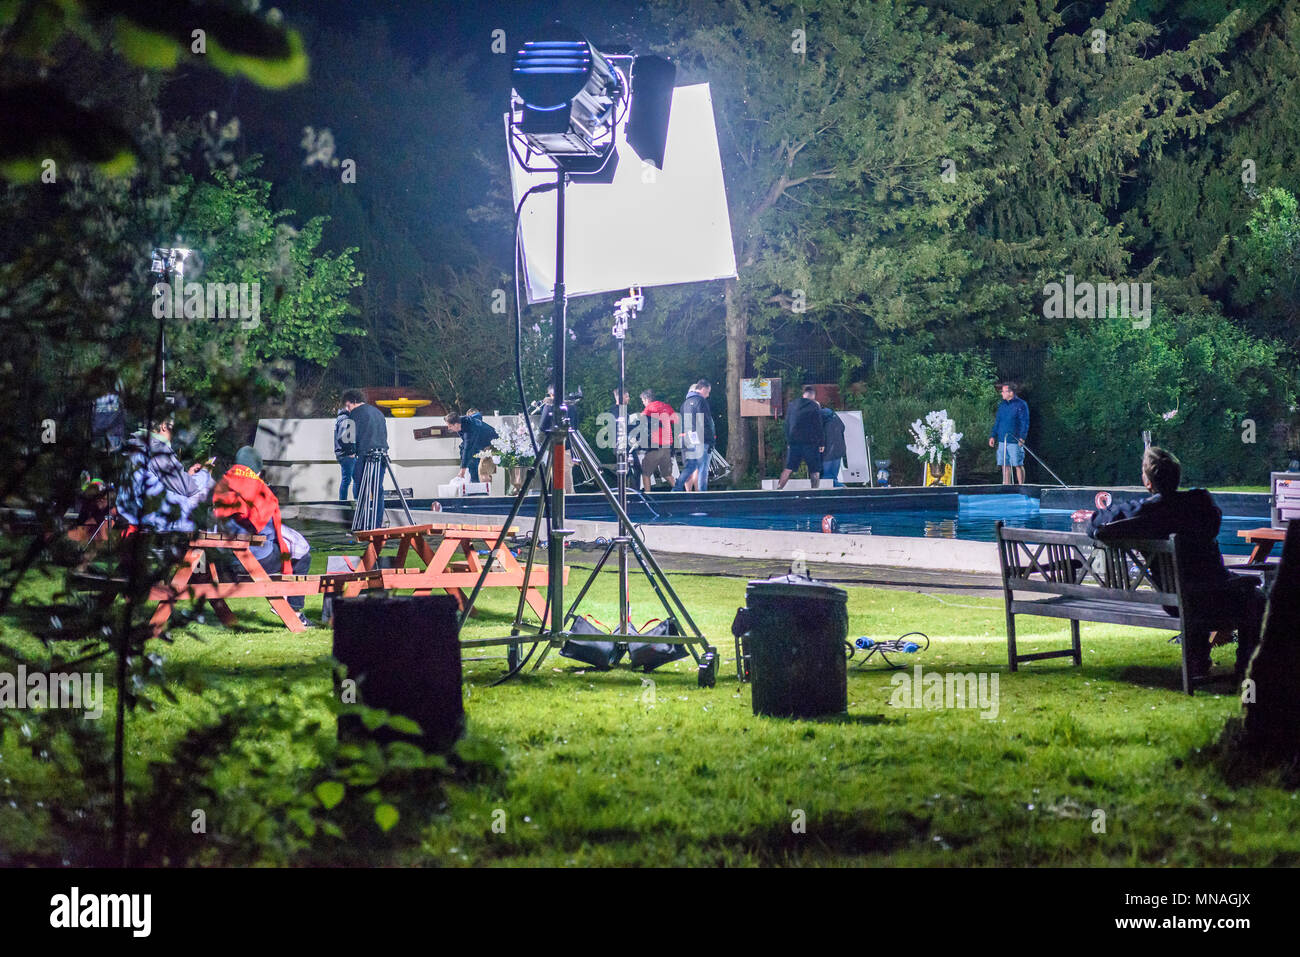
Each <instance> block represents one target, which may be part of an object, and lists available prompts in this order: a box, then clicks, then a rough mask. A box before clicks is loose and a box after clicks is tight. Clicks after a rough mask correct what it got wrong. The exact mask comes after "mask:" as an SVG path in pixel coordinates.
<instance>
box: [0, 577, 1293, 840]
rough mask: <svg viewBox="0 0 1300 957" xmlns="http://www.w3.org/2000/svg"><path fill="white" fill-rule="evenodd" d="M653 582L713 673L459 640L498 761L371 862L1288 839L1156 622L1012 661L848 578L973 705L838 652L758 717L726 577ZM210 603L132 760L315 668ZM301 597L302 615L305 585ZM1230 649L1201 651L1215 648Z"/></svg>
mask: <svg viewBox="0 0 1300 957" xmlns="http://www.w3.org/2000/svg"><path fill="white" fill-rule="evenodd" d="M319 563H320V564H321V565H322V567H323V564H324V559H323V557H322V558H320V559H319ZM580 580H581V573H580V572H578V571H577V570H576V569H575V583H576V582H578V581H580ZM673 580H674V584H675V585H676V586H677V587H678V589H679V591H680V593H681V595H682V597H683V599H684V600H685V601H686V603H687V606H688V607H689V608H690V609H691V611H692V614H693V615H695V616H696V618H697V621H698V622H699V624H700V626H701V628H702V629H703V630H704V631H705V633H706V635H708V636H710V638H711V639H712V640H713V641H714V642H715V643H716V644H717V645H718V647H719V648H720V650H721V651H722V653H723V657H724V662H723V665H722V671H721V674H720V678H719V682H718V686H717V687H716V688H713V689H709V690H702V689H700V688H698V687H697V686H696V680H695V669H694V665H693V664H691V663H689V660H688V661H683V662H678V663H675V664H672V665H668V666H666V667H664V668H662V669H660V670H659V671H657V672H655V673H654V674H652V675H650V676H643V675H641V674H640V673H637V672H631V671H628V670H626V669H618V670H615V671H612V672H608V673H603V674H602V673H596V672H592V671H589V670H585V669H584V668H582V667H581V666H579V665H577V664H576V663H574V662H572V661H570V660H569V659H565V658H560V657H559V656H558V655H555V654H552V655H551V656H550V657H548V658H547V659H546V661H545V663H544V664H543V665H542V666H541V668H540V669H539V670H538V671H535V672H533V671H530V672H527V673H526V674H524V675H523V676H521V677H520V678H519V679H516V680H514V681H512V682H510V683H508V684H506V685H504V686H501V687H496V688H493V687H490V683H491V682H492V681H493V680H494V679H495V678H496V677H499V676H500V674H501V673H502V670H503V667H502V663H501V662H499V661H493V662H466V664H465V680H464V695H465V706H466V710H467V712H468V716H469V722H470V731H471V733H472V734H473V735H474V736H475V737H477V738H479V739H482V740H486V741H488V742H493V743H495V744H499V746H500V747H501V748H502V749H503V750H504V757H505V765H506V776H505V778H504V781H503V782H498V783H493V784H478V785H461V786H458V787H457V788H455V789H454V790H453V792H452V794H451V799H450V801H449V804H448V807H447V810H446V812H445V813H443V814H441V815H439V816H437V817H435V818H434V819H432V820H429V821H428V822H427V824H426V825H425V826H424V829H423V840H422V845H421V850H420V851H419V852H418V853H416V854H404V855H401V856H400V857H395V858H394V859H393V863H416V864H418V863H450V864H462V865H484V864H520V865H673V864H676V865H695V866H719V865H746V864H818V863H823V864H850V863H857V864H877V865H879V864H896V865H923V866H934V865H980V866H990V865H1002V866H1007V865H1011V866H1025V865H1033V866H1051V865H1075V864H1083V865H1109V864H1115V865H1130V864H1132V865H1166V864H1167V865H1185V866H1192V865H1195V866H1210V865H1266V864H1295V863H1297V862H1298V861H1300V829H1297V827H1296V824H1297V823H1298V822H1300V805H1298V804H1297V798H1296V796H1295V793H1294V792H1290V791H1286V790H1283V789H1281V788H1277V787H1272V786H1268V785H1263V784H1261V785H1255V786H1251V787H1247V788H1239V789H1234V788H1232V787H1230V786H1228V785H1227V784H1226V783H1224V781H1223V780H1222V779H1221V778H1220V777H1219V775H1218V774H1217V773H1216V772H1215V771H1214V770H1213V769H1212V768H1211V767H1209V766H1207V765H1206V764H1205V763H1203V762H1201V761H1199V759H1198V753H1199V752H1200V751H1201V750H1202V749H1204V748H1206V747H1207V746H1208V745H1209V744H1210V743H1211V742H1213V741H1214V740H1215V738H1216V737H1217V735H1218V733H1219V731H1220V729H1221V728H1222V727H1223V725H1224V723H1225V721H1226V720H1227V719H1228V718H1229V717H1230V716H1231V715H1233V714H1236V713H1237V712H1238V711H1239V708H1240V705H1239V704H1238V702H1237V700H1236V698H1235V697H1234V695H1233V693H1232V692H1233V689H1232V686H1231V683H1230V682H1224V683H1223V684H1221V685H1219V686H1218V687H1217V689H1211V692H1212V691H1213V690H1218V691H1220V693H1219V694H1214V693H1210V692H1200V693H1198V694H1197V695H1196V696H1195V697H1192V698H1189V697H1187V696H1185V695H1183V694H1182V693H1181V692H1180V691H1179V690H1178V671H1177V663H1178V654H1177V648H1176V647H1175V646H1171V645H1169V644H1168V643H1167V638H1168V635H1167V633H1159V632H1152V631H1140V630H1129V631H1126V630H1125V629H1122V628H1118V627H1110V626H1103V625H1089V624H1084V625H1083V633H1084V649H1085V651H1084V662H1085V663H1084V666H1083V667H1082V668H1077V669H1076V668H1073V667H1071V666H1070V665H1069V664H1068V663H1066V662H1064V661H1048V662H1041V663H1037V664H1028V665H1026V666H1024V668H1023V669H1022V670H1021V671H1020V672H1018V673H1016V674H1011V673H1009V672H1008V671H1007V669H1006V647H1005V641H1004V631H1003V612H1002V603H1001V599H1000V598H982V597H980V598H971V597H957V596H951V595H940V596H934V595H928V594H914V593H909V592H900V591H889V590H882V589H872V588H861V587H851V588H849V589H848V591H849V610H850V637H854V636H856V635H858V634H869V635H872V636H875V637H893V636H896V635H898V634H900V633H902V632H904V631H912V630H921V631H924V632H926V633H927V634H928V635H929V636H930V638H931V639H932V645H931V647H930V650H929V651H928V652H926V653H923V654H920V655H916V656H909V657H908V658H907V663H908V666H909V669H910V667H911V666H912V665H913V664H918V665H921V666H922V668H923V669H924V670H925V671H926V672H929V671H931V670H934V671H940V672H950V671H951V672H991V673H995V674H996V675H997V677H998V681H999V685H998V689H999V692H1000V694H999V698H998V703H997V705H998V706H997V713H996V716H995V717H992V718H983V717H981V716H980V713H979V712H978V711H977V710H974V709H969V710H957V709H948V710H916V709H911V710H908V709H902V708H895V707H891V706H890V698H891V693H892V692H893V690H894V685H893V684H892V683H891V677H892V676H893V675H894V674H895V673H894V672H890V671H888V670H885V669H882V668H881V667H879V666H878V665H875V664H874V663H873V665H872V666H871V667H870V668H867V669H859V668H858V667H857V666H856V662H851V663H850V668H849V702H850V703H849V711H848V714H847V715H842V716H838V717H835V718H828V719H825V720H821V721H790V720H778V719H770V718H757V717H755V716H754V715H753V713H752V709H751V703H750V688H749V686H748V685H739V684H738V683H737V682H736V680H735V668H734V660H733V651H732V641H731V638H730V632H729V625H730V622H731V618H732V615H733V614H734V611H735V608H736V607H737V606H738V605H740V604H743V601H744V588H745V586H744V582H743V581H739V580H735V579H725V578H716V577H705V576H692V575H686V574H679V575H675V576H674V577H673ZM613 584H614V580H613V577H612V576H609V575H604V576H602V580H601V582H600V584H599V585H598V586H597V587H596V589H595V593H594V600H593V601H591V602H590V604H589V605H588V606H587V610H588V611H590V612H591V613H592V614H594V615H595V617H597V618H599V619H601V620H604V621H608V620H610V619H611V618H612V617H613V601H614V590H613V587H612V586H613ZM512 594H513V593H512ZM635 597H639V598H640V600H639V601H637V603H636V604H634V612H635V613H636V615H635V617H636V619H637V620H638V621H640V620H642V619H646V618H650V617H655V616H656V611H655V609H653V608H652V606H651V602H652V601H653V596H652V595H650V594H649V593H648V592H646V594H644V595H639V596H636V595H634V598H635ZM234 607H235V610H236V612H237V613H238V614H239V615H240V618H241V622H242V624H241V626H240V627H239V628H238V629H235V630H230V631H227V630H225V629H222V628H221V627H219V626H216V627H214V626H210V625H194V626H191V627H190V629H189V630H188V631H187V632H184V633H178V634H177V641H176V644H175V645H174V646H172V647H171V648H170V649H166V650H165V652H164V653H165V655H166V656H167V658H168V662H169V667H181V666H184V665H196V666H201V667H202V668H203V669H204V670H205V671H207V672H208V673H209V674H210V676H211V680H212V681H213V682H214V686H215V687H210V688H209V689H208V690H207V691H206V692H204V693H201V694H198V693H194V692H190V691H185V690H180V691H179V692H178V694H179V702H178V704H175V705H170V704H166V703H164V704H163V705H162V706H161V708H160V710H159V712H158V713H156V714H139V715H137V716H135V717H133V718H131V719H130V720H131V738H130V740H131V741H132V742H133V749H132V753H131V755H130V762H131V763H130V770H131V773H132V774H133V775H135V776H137V777H140V778H141V779H142V778H143V775H144V773H145V766H146V763H147V762H148V761H149V760H151V759H157V758H159V757H161V756H162V755H163V754H164V753H165V751H166V748H167V746H168V744H169V743H170V742H171V741H173V740H174V739H175V738H176V737H177V736H179V735H180V734H181V733H182V732H183V731H184V729H185V728H186V727H188V726H190V725H192V724H193V723H195V722H197V721H199V720H200V719H202V718H203V717H204V716H205V715H207V714H209V713H210V711H211V708H210V706H209V704H208V703H207V701H209V700H210V699H211V697H212V695H213V693H214V691H215V690H216V689H224V690H229V691H233V692H235V693H237V694H240V695H248V696H251V695H256V694H275V695H278V696H280V697H281V698H282V699H285V700H305V699H306V698H307V697H308V695H309V693H310V692H311V691H312V690H314V689H319V688H320V687H321V686H322V683H328V682H329V680H330V678H329V672H328V669H327V667H326V666H325V665H324V664H323V663H322V661H321V658H322V656H324V655H327V654H328V653H329V650H330V631H329V630H328V629H315V630H313V631H311V632H308V633H306V634H304V635H294V634H291V633H289V632H287V631H285V630H284V629H283V627H281V626H280V624H279V621H278V620H277V619H275V618H274V617H273V616H272V615H271V613H270V610H269V609H268V608H267V607H266V605H265V603H262V602H260V601H258V602H253V601H247V602H238V603H235V606H234ZM513 607H514V603H513V600H511V599H510V598H509V597H508V596H505V595H493V596H490V597H488V598H487V599H485V600H484V602H483V603H482V614H481V615H480V616H478V617H477V619H476V620H475V621H474V622H473V623H472V624H470V625H469V626H468V627H467V628H466V629H465V632H464V635H465V636H466V637H470V636H489V635H497V634H506V633H508V631H509V619H510V617H511V616H512V615H513ZM308 613H309V614H310V615H313V616H318V615H319V599H317V600H315V601H313V602H309V603H308ZM1018 623H1019V626H1020V637H1021V641H1022V646H1023V650H1025V651H1034V650H1046V649H1048V648H1053V647H1062V646H1064V645H1065V644H1066V643H1067V642H1068V626H1067V625H1065V624H1064V623H1057V622H1055V621H1052V620H1049V619H1033V618H1020V619H1018ZM195 638H198V639H202V640H201V641H196V640H194V639H195ZM486 653H488V654H492V653H495V652H494V651H489V652H486ZM1232 654H1233V650H1232V649H1230V648H1229V649H1220V650H1218V651H1216V658H1217V659H1218V661H1217V663H1218V665H1219V667H1220V668H1221V669H1225V670H1226V669H1227V668H1228V667H1230V665H1231V660H1232ZM109 714H110V715H111V711H110V712H109ZM320 717H321V719H322V720H329V716H328V715H327V714H325V713H324V712H322V714H321V715H320ZM104 720H111V717H106V718H105V719H104ZM252 733H254V734H256V733H259V732H258V731H253V732H252ZM267 734H268V740H269V739H270V733H269V732H267ZM13 745H14V742H12V741H10V742H7V746H5V747H3V748H0V780H3V782H4V784H3V787H4V791H5V792H6V793H5V794H4V795H3V796H4V797H5V798H9V797H10V795H12V794H17V795H19V800H18V801H16V802H15V805H14V806H9V805H8V801H7V800H6V801H4V802H0V847H8V848H9V849H10V850H11V851H22V850H23V849H24V848H30V847H35V846H38V845H39V843H40V841H41V832H40V828H39V825H38V822H39V815H38V814H35V813H34V812H33V810H32V806H33V804H34V802H35V801H37V800H39V799H40V794H41V791H42V789H43V788H50V787H55V786H57V782H48V781H45V780H44V779H43V778H42V777H41V772H40V767H39V765H37V764H36V763H35V762H34V761H32V760H31V759H30V757H29V756H28V755H26V754H25V753H24V752H23V751H22V749H20V748H16V747H14V746H13ZM288 759H289V758H286V760H288ZM19 802H21V803H19ZM502 812H504V815H503V814H502ZM494 822H495V823H496V824H497V828H496V829H495V830H494V828H493V824H494ZM502 825H504V830H502V829H501V828H502ZM214 827H216V828H217V829H219V825H217V824H215V822H214ZM1103 828H1104V829H1103Z"/></svg>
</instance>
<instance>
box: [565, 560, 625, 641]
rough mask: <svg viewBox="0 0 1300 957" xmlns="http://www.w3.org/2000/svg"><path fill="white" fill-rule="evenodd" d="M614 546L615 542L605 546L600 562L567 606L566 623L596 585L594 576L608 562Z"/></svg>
mask: <svg viewBox="0 0 1300 957" xmlns="http://www.w3.org/2000/svg"><path fill="white" fill-rule="evenodd" d="M616 544H617V542H612V541H611V542H610V543H609V544H608V545H606V546H605V552H604V554H603V555H601V556H600V560H599V561H597V562H596V565H595V567H594V568H592V570H591V574H590V575H588V576H587V581H586V582H585V583H584V584H583V586H582V589H581V590H580V591H579V592H578V597H577V598H575V599H573V604H571V605H570V606H569V613H568V616H567V617H566V618H565V621H568V620H569V618H573V617H575V616H574V612H576V611H577V610H578V606H579V605H580V604H582V599H583V598H584V597H586V594H587V592H588V591H590V590H591V586H592V585H594V584H595V583H596V576H597V575H599V574H600V570H601V569H602V568H604V567H605V562H607V561H608V560H609V556H610V554H611V553H612V552H613V551H614V547H615V545H616Z"/></svg>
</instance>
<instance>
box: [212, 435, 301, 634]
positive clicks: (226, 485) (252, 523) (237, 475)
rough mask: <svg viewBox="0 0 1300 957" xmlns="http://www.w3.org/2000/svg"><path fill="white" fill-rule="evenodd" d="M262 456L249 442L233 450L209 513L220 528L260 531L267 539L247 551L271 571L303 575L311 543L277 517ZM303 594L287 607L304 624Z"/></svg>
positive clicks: (237, 532) (241, 532) (247, 532)
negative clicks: (233, 454)
mask: <svg viewBox="0 0 1300 957" xmlns="http://www.w3.org/2000/svg"><path fill="white" fill-rule="evenodd" d="M261 469H262V457H261V456H260V455H259V454H258V453H257V451H256V450H255V449H253V448H251V447H250V446H247V445H246V446H244V447H243V448H242V449H240V450H239V451H238V452H237V453H236V454H235V464H234V465H232V466H231V467H230V469H229V470H228V471H227V472H226V474H225V475H223V476H221V479H220V481H218V482H217V484H216V487H215V488H213V490H212V514H213V516H214V517H215V518H216V519H217V521H218V522H219V523H220V526H221V530H222V531H223V532H225V533H226V534H231V535H262V536H264V537H265V538H266V541H265V542H263V543H262V544H261V545H253V546H252V547H250V548H249V552H251V553H252V556H253V557H254V558H256V559H257V562H258V564H259V565H261V566H262V567H263V568H265V569H266V571H267V574H270V575H281V574H283V575H306V574H307V573H308V572H309V571H311V546H309V545H308V544H307V540H306V539H305V538H303V537H302V536H301V535H300V534H298V533H297V532H295V531H294V530H293V529H292V528H289V527H288V526H287V525H285V524H283V523H282V522H281V521H280V500H279V499H277V498H276V497H275V493H274V492H272V491H271V488H270V486H269V485H267V484H266V483H265V482H263V481H262V478H261V476H260V475H258V472H260V471H261ZM306 601H307V600H306V598H304V597H303V596H302V595H295V596H293V597H292V598H290V599H289V607H290V608H292V609H293V610H294V611H296V612H298V617H299V618H300V619H301V620H302V622H303V624H306V625H310V624H311V622H309V621H308V620H307V618H306V617H305V616H304V615H303V613H302V610H303V607H304V606H305V605H306Z"/></svg>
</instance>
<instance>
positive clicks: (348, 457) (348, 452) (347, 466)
mask: <svg viewBox="0 0 1300 957" xmlns="http://www.w3.org/2000/svg"><path fill="white" fill-rule="evenodd" d="M356 437H357V424H356V423H355V422H354V421H353V420H352V416H350V415H348V410H347V409H339V413H338V415H337V416H335V418H334V460H335V461H336V462H338V463H339V469H340V470H341V472H342V476H343V477H342V481H341V482H340V483H339V501H340V502H346V501H347V500H348V486H351V487H352V491H353V492H354V493H355V492H356V491H357V474H356V470H357V469H356V465H357V442H356Z"/></svg>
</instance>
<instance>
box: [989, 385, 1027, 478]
mask: <svg viewBox="0 0 1300 957" xmlns="http://www.w3.org/2000/svg"><path fill="white" fill-rule="evenodd" d="M1028 436H1029V405H1028V403H1026V402H1025V400H1024V399H1022V398H1020V397H1019V396H1017V395H1016V384H1015V383H1014V382H1004V383H1002V401H1001V402H999V403H998V411H997V415H995V416H994V417H993V428H992V429H990V430H989V448H991V449H997V450H998V465H1000V466H1002V484H1003V485H1010V484H1011V470H1012V469H1015V470H1016V484H1017V485H1024V484H1025V439H1026V438H1028Z"/></svg>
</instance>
